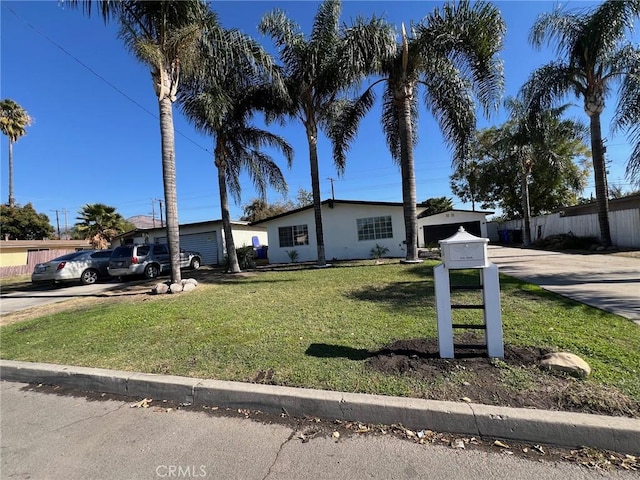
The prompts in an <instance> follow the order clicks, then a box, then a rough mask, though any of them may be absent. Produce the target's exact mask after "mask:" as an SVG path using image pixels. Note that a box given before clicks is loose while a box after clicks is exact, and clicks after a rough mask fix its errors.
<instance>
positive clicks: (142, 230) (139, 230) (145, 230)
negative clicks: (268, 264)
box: [114, 219, 250, 238]
mask: <svg viewBox="0 0 640 480" xmlns="http://www.w3.org/2000/svg"><path fill="white" fill-rule="evenodd" d="M209 223H222V219H218V220H205V221H204V222H193V223H183V224H181V225H180V228H182V227H197V226H202V225H207V224H209ZM231 225H242V226H247V225H250V223H249V222H245V221H242V220H231ZM165 228H166V226H164V227H150V228H136V229H135V230H129V231H128V232H124V233H121V234H120V235H116V236H115V237H114V238H126V237H131V236H135V235H137V234H143V233H148V232H152V231H156V230H164V229H165Z"/></svg>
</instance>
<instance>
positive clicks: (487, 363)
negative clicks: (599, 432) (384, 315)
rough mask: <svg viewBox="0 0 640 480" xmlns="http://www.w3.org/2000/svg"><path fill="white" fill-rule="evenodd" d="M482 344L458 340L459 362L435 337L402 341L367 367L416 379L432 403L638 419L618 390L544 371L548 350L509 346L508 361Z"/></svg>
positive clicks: (633, 404) (639, 411) (639, 413)
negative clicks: (443, 353)
mask: <svg viewBox="0 0 640 480" xmlns="http://www.w3.org/2000/svg"><path fill="white" fill-rule="evenodd" d="M479 343H480V344H481V343H482V340H481V339H480V338H479V337H476V336H474V335H473V334H465V335H461V336H458V337H457V338H456V351H455V354H456V358H455V359H443V358H439V353H438V352H439V350H438V340H437V338H417V339H409V340H400V341H397V342H394V343H392V344H390V345H388V346H386V347H384V348H383V349H381V350H380V351H378V352H373V353H372V354H371V355H370V357H369V358H368V359H367V360H366V364H367V367H368V368H370V369H372V370H376V371H379V372H382V373H385V374H388V375H403V376H409V377H412V378H414V379H416V380H417V381H418V384H419V385H420V392H421V396H424V397H425V398H428V399H431V400H451V401H468V402H473V403H481V404H485V405H496V406H507V407H516V408H537V409H544V410H561V411H572V412H582V413H593V414H600V415H613V416H628V417H640V402H637V401H635V400H633V399H631V398H629V397H628V396H626V395H625V394H623V393H622V392H620V391H618V390H616V389H614V388H610V387H604V386H599V385H596V384H594V383H591V382H589V381H588V380H587V381H584V380H580V379H577V378H574V377H571V376H569V375H565V374H556V373H552V372H549V371H547V370H544V369H542V368H541V367H540V366H539V363H538V362H539V360H540V358H541V357H542V356H543V355H544V354H546V353H549V352H548V351H547V350H544V349H538V348H533V347H521V346H515V345H505V358H504V359H490V358H488V357H487V356H486V351H485V350H484V348H479V346H478V344H479ZM469 345H471V346H470V347H469Z"/></svg>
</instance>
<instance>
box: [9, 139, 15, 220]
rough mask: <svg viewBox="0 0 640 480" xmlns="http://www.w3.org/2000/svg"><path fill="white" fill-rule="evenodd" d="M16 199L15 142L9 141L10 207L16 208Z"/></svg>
mask: <svg viewBox="0 0 640 480" xmlns="http://www.w3.org/2000/svg"><path fill="white" fill-rule="evenodd" d="M15 204H16V199H15V198H14V197H13V141H12V140H11V139H9V207H11V208H13V207H15Z"/></svg>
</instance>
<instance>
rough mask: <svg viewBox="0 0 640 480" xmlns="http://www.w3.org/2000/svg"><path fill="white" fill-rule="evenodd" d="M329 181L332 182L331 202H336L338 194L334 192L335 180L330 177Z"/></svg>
mask: <svg viewBox="0 0 640 480" xmlns="http://www.w3.org/2000/svg"><path fill="white" fill-rule="evenodd" d="M327 180H329V181H330V182H331V200H335V199H336V194H335V192H334V190H333V178H331V177H328V178H327Z"/></svg>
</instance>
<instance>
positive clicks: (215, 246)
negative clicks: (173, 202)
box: [111, 220, 267, 265]
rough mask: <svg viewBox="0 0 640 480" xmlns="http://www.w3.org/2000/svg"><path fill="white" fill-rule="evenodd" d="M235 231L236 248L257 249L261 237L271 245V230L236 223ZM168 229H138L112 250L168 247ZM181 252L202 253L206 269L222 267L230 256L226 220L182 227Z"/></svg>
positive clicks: (116, 241) (115, 242) (118, 240)
mask: <svg viewBox="0 0 640 480" xmlns="http://www.w3.org/2000/svg"><path fill="white" fill-rule="evenodd" d="M231 230H232V232H233V241H234V243H235V245H236V248H240V247H243V246H250V245H253V244H254V242H253V237H258V241H259V243H260V245H267V229H266V228H264V227H260V226H256V227H254V226H249V223H248V222H240V221H232V222H231ZM166 242H167V232H166V229H165V228H137V229H135V230H131V231H129V232H125V233H123V234H121V235H118V236H117V237H116V238H114V239H113V241H112V243H111V245H112V248H115V247H118V246H120V245H129V244H133V243H166ZM180 248H181V249H183V250H191V251H194V252H199V253H200V255H201V257H202V264H203V265H221V264H223V263H224V256H225V254H226V250H225V241H224V229H223V227H222V220H214V221H209V222H198V223H186V224H184V225H180Z"/></svg>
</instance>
